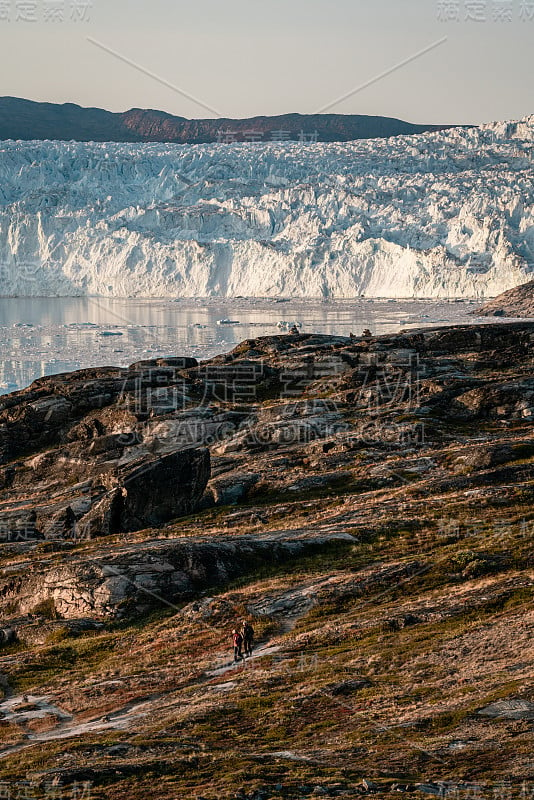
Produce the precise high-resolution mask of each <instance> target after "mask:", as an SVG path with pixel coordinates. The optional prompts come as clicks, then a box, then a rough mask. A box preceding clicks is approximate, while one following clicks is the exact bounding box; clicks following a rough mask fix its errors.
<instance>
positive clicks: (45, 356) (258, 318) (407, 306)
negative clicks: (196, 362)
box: [0, 297, 473, 394]
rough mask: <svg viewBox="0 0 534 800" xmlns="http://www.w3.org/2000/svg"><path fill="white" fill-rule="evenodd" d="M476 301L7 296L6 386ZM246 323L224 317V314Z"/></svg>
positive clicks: (409, 323) (419, 316)
mask: <svg viewBox="0 0 534 800" xmlns="http://www.w3.org/2000/svg"><path fill="white" fill-rule="evenodd" d="M472 308H473V306H472V305H471V304H469V303H447V302H443V301H397V302H395V301H388V300H375V301H369V300H356V301H347V300H340V301H331V302H319V301H317V302H312V301H309V300H306V301H304V300H294V301H293V300H292V301H290V302H276V301H275V300H241V299H237V300H228V301H223V300H180V301H176V302H173V301H168V300H161V301H158V300H111V299H103V298H87V297H84V298H50V299H48V298H37V299H34V298H32V299H27V298H23V299H22V298H21V299H19V298H15V299H0V394H5V393H6V392H10V391H15V389H18V388H22V387H24V386H28V385H29V384H30V383H31V382H32V381H34V380H35V379H36V378H39V377H42V376H43V375H53V374H56V373H59V372H67V371H71V370H75V369H80V368H83V367H88V366H104V365H113V366H127V365H128V364H130V363H132V362H133V361H139V360H141V359H144V358H157V357H160V356H168V355H187V356H194V357H196V358H199V359H205V358H210V357H211V356H213V355H216V354H217V353H223V352H226V351H228V350H230V349H231V348H232V347H233V346H234V345H235V344H237V343H238V342H240V341H242V340H243V339H249V338H253V337H257V336H263V335H268V334H274V333H280V330H279V328H278V327H277V325H278V323H279V322H281V321H285V322H289V323H293V322H298V323H300V324H301V325H302V332H304V333H310V332H316V333H329V334H340V335H344V336H348V335H349V333H350V332H351V331H352V332H353V333H355V334H357V335H360V334H361V333H362V331H363V330H364V328H369V329H370V330H371V331H372V332H373V333H387V332H393V331H397V330H400V329H402V328H407V327H423V326H427V325H436V324H450V323H459V322H472V321H473V318H472V317H468V312H469V311H471V310H472ZM224 319H227V320H232V321H234V320H235V321H239V323H240V324H238V325H236V324H232V325H218V324H217V323H218V322H219V321H221V320H224Z"/></svg>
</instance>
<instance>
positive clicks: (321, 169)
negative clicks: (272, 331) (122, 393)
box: [0, 116, 534, 297]
mask: <svg viewBox="0 0 534 800" xmlns="http://www.w3.org/2000/svg"><path fill="white" fill-rule="evenodd" d="M533 149H534V116H533V117H529V118H526V119H524V120H522V121H521V122H516V123H495V124H493V125H487V126H483V127H482V128H473V129H452V130H448V131H445V132H442V133H431V134H423V135H419V136H400V137H397V138H394V139H377V140H372V141H369V140H368V141H359V142H351V143H348V144H316V145H299V144H283V145H282V144H268V145H258V144H250V145H243V144H239V145H194V146H189V145H162V144H153V145H146V144H142V145H132V144H83V143H61V142H4V143H2V144H0V294H1V295H4V296H5V295H7V296H16V295H18V296H23V295H34V296H35V295H76V294H101V295H116V296H147V297H150V296H151V297H156V296H159V297H168V296H172V297H178V296H180V297H187V296H214V295H220V296H227V297H228V296H236V295H247V296H275V295H286V296H290V295H293V296H300V297H355V296H357V295H360V294H365V295H368V296H390V297H414V296H416V297H417V296H420V297H446V296H449V297H452V296H475V295H479V296H480V295H494V294H498V293H499V292H501V291H504V290H506V289H509V288H510V287H512V286H515V285H517V284H519V283H522V282H524V281H525V280H528V278H529V275H530V273H531V272H532V270H533V263H534V204H533V194H534V189H533V182H532V153H533Z"/></svg>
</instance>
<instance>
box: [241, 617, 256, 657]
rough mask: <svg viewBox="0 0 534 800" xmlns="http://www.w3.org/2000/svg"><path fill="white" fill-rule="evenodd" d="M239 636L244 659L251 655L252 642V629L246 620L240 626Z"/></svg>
mask: <svg viewBox="0 0 534 800" xmlns="http://www.w3.org/2000/svg"><path fill="white" fill-rule="evenodd" d="M241 635H242V637H243V644H244V646H245V658H246V657H247V656H251V655H252V644H253V642H254V628H253V627H252V625H251V624H250V622H247V620H246V619H244V620H243V623H242V625H241Z"/></svg>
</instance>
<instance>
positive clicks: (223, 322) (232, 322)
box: [217, 319, 241, 325]
mask: <svg viewBox="0 0 534 800" xmlns="http://www.w3.org/2000/svg"><path fill="white" fill-rule="evenodd" d="M217 325H241V323H240V322H239V320H237V319H218V320H217Z"/></svg>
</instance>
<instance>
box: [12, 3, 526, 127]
mask: <svg viewBox="0 0 534 800" xmlns="http://www.w3.org/2000/svg"><path fill="white" fill-rule="evenodd" d="M0 43H1V47H0V95H9V96H13V97H25V98H28V99H31V100H39V101H48V102H55V103H64V102H73V103H78V104H80V105H83V106H97V107H100V108H107V109H109V110H111V111H124V110H126V109H128V108H132V107H137V108H155V109H161V110H164V111H167V112H169V113H172V114H176V115H178V116H184V117H200V118H206V117H214V116H216V115H219V116H225V117H238V118H241V117H250V116H255V115H260V114H266V115H275V114H284V113H292V112H299V113H302V114H308V113H309V114H311V113H317V112H319V111H321V110H323V109H328V111H330V112H332V113H342V114H372V115H374V114H377V115H381V116H391V117H398V118H401V119H405V120H408V121H410V122H417V123H428V124H430V123H437V124H439V123H443V124H455V123H456V124H463V123H474V124H478V123H482V122H490V121H492V120H497V119H517V118H520V117H524V116H526V115H527V114H532V113H534V103H533V97H532V74H533V72H534V70H533V53H534V47H533V44H534V0H372V1H371V0H269V2H259V0H194V2H193V0H182V2H176V0H150V1H149V2H148V0H92V1H91V0H0ZM110 51H112V52H110ZM342 98H345V99H342Z"/></svg>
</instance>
